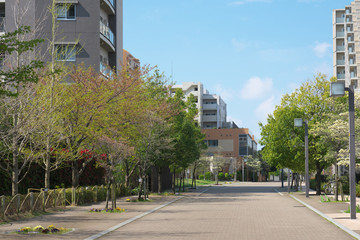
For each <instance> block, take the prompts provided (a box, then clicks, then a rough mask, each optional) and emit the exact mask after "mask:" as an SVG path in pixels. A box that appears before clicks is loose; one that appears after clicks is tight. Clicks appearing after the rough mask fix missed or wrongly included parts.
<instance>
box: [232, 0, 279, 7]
mask: <svg viewBox="0 0 360 240" xmlns="http://www.w3.org/2000/svg"><path fill="white" fill-rule="evenodd" d="M254 2H263V3H271V2H272V0H242V1H235V2H230V3H229V4H228V5H230V6H236V5H243V4H245V3H254Z"/></svg>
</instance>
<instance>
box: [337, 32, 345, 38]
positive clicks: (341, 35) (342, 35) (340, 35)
mask: <svg viewBox="0 0 360 240" xmlns="http://www.w3.org/2000/svg"><path fill="white" fill-rule="evenodd" d="M336 37H344V32H336Z"/></svg>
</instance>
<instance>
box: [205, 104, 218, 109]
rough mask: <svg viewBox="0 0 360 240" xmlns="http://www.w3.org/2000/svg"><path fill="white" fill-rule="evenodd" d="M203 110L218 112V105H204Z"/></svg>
mask: <svg viewBox="0 0 360 240" xmlns="http://www.w3.org/2000/svg"><path fill="white" fill-rule="evenodd" d="M202 109H203V110H217V104H203V106H202Z"/></svg>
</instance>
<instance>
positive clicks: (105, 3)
mask: <svg viewBox="0 0 360 240" xmlns="http://www.w3.org/2000/svg"><path fill="white" fill-rule="evenodd" d="M100 6H101V8H102V9H103V10H104V11H105V12H106V13H107V14H108V15H115V1H114V0H101V1H100Z"/></svg>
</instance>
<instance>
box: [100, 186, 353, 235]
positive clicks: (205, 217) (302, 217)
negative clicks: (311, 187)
mask: <svg viewBox="0 0 360 240" xmlns="http://www.w3.org/2000/svg"><path fill="white" fill-rule="evenodd" d="M277 185H278V183H276V185H275V183H237V184H227V185H223V186H215V187H210V188H209V190H208V191H207V192H204V193H202V194H193V195H192V196H187V197H185V198H183V199H181V200H179V201H177V202H175V203H173V204H171V205H169V206H166V207H164V208H162V209H160V210H158V211H156V212H154V213H151V214H149V215H147V216H145V217H143V218H141V219H139V220H137V221H134V222H132V223H131V224H128V225H126V226H124V227H121V228H119V229H117V230H115V231H113V232H111V233H109V234H107V235H105V236H103V237H102V238H101V239H110V240H112V239H127V240H129V239H137V240H141V239H146V240H149V239H167V240H168V239H187V240H188V239H191V240H194V239H211V240H215V239H219V240H225V239H227V240H229V239H245V240H246V239H249V240H250V239H251V240H257V239H259V240H263V239H267V240H269V239H276V240H281V239H284V240H285V239H286V240H288V239H292V240H294V239H302V240H303V239H316V240H322V239H324V240H330V239H338V240H339V239H341V240H345V239H354V238H352V237H351V236H350V235H348V234H347V233H345V232H344V231H342V230H341V229H339V228H338V227H336V226H335V225H334V224H332V223H330V222H328V221H327V220H325V219H323V218H322V217H320V216H319V215H317V214H315V213H314V212H312V211H311V210H309V209H307V208H306V207H304V206H303V205H301V204H300V203H298V202H296V201H295V200H293V199H292V198H290V197H289V196H286V195H284V196H280V195H279V194H278V193H276V192H275V191H274V190H273V188H274V187H275V186H277Z"/></svg>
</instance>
